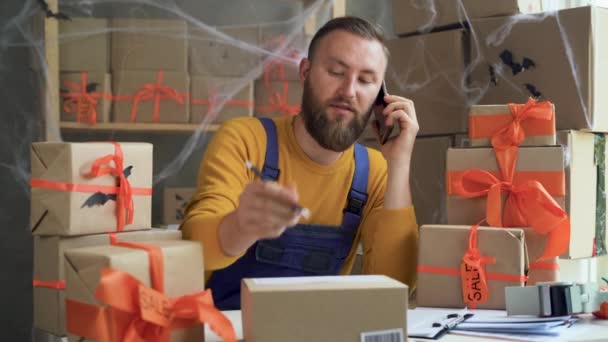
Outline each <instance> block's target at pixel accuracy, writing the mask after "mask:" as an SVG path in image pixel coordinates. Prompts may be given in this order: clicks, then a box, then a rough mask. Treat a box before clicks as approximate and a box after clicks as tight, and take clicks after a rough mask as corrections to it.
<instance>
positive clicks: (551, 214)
mask: <svg viewBox="0 0 608 342" xmlns="http://www.w3.org/2000/svg"><path fill="white" fill-rule="evenodd" d="M453 190H454V193H455V194H457V195H460V196H463V197H466V198H474V197H482V196H487V197H488V198H487V201H486V220H487V222H488V223H489V224H490V225H491V226H494V227H503V219H502V218H503V216H504V225H505V226H507V227H526V226H530V227H532V228H533V229H534V231H536V232H537V233H539V234H542V235H548V241H547V246H546V247H545V251H544V252H543V255H542V256H541V257H540V258H539V260H545V259H549V258H553V257H556V256H559V255H561V254H563V253H564V252H566V251H567V249H568V244H569V241H570V220H569V218H568V215H567V214H566V212H565V211H564V210H563V209H562V208H561V207H560V206H559V204H557V202H555V200H554V199H553V197H551V195H549V193H548V192H547V190H546V189H545V188H544V187H543V185H542V184H541V183H540V182H539V181H536V180H528V181H526V182H523V183H522V184H518V185H514V184H513V183H511V182H507V181H501V180H499V179H498V178H497V177H496V176H494V175H493V174H491V173H490V172H488V171H485V170H478V169H476V170H468V171H465V172H464V173H463V174H462V177H460V178H456V179H454V186H453ZM503 191H507V192H508V193H509V196H508V198H507V202H506V205H505V209H504V215H503V214H502V213H503V211H502V198H501V194H502V192H503Z"/></svg>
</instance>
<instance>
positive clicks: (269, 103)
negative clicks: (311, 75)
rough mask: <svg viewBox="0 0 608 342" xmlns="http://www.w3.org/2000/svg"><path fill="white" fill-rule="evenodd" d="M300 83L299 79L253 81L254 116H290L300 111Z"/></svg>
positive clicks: (301, 89)
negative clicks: (267, 81)
mask: <svg viewBox="0 0 608 342" xmlns="http://www.w3.org/2000/svg"><path fill="white" fill-rule="evenodd" d="M302 91H303V88H302V84H301V83H300V82H299V81H272V82H269V83H266V82H264V80H257V81H255V110H254V113H255V116H257V117H277V116H292V115H296V114H298V113H300V109H301V106H302Z"/></svg>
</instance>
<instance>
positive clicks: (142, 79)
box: [112, 70, 190, 123]
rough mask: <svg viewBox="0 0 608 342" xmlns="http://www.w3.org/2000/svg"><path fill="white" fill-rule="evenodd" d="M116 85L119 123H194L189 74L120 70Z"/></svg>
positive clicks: (115, 115)
mask: <svg viewBox="0 0 608 342" xmlns="http://www.w3.org/2000/svg"><path fill="white" fill-rule="evenodd" d="M112 83H113V84H112V88H113V90H114V93H115V95H114V97H113V101H114V106H113V121H115V122H148V123H150V122H154V123H188V122H189V121H190V96H189V94H188V92H189V91H190V77H189V76H188V74H187V73H185V72H169V71H163V70H159V71H126V70H118V71H115V72H114V73H113V74H112Z"/></svg>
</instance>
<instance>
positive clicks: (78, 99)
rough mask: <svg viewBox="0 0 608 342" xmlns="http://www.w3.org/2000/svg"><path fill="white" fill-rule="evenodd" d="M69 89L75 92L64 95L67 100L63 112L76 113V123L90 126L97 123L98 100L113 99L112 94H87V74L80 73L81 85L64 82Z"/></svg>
mask: <svg viewBox="0 0 608 342" xmlns="http://www.w3.org/2000/svg"><path fill="white" fill-rule="evenodd" d="M63 83H64V85H65V86H66V87H67V88H70V89H71V90H73V91H74V92H68V93H62V94H61V96H62V97H64V98H65V100H64V102H63V111H64V112H66V113H76V121H78V122H88V123H89V124H90V125H95V124H96V123H97V100H98V99H100V98H111V97H112V96H111V94H102V93H89V92H87V73H86V72H82V73H80V84H76V83H73V82H70V81H67V80H64V81H63Z"/></svg>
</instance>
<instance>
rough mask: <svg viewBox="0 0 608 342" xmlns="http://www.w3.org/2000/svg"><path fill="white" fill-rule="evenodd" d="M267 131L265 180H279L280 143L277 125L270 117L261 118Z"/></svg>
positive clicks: (263, 172)
mask: <svg viewBox="0 0 608 342" xmlns="http://www.w3.org/2000/svg"><path fill="white" fill-rule="evenodd" d="M259 119H260V121H261V122H262V126H264V130H265V131H266V157H265V159H264V167H263V168H262V178H263V179H264V180H273V181H277V180H278V179H279V174H280V173H281V171H280V170H279V143H278V141H277V127H276V126H275V124H274V121H272V119H270V118H259Z"/></svg>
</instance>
